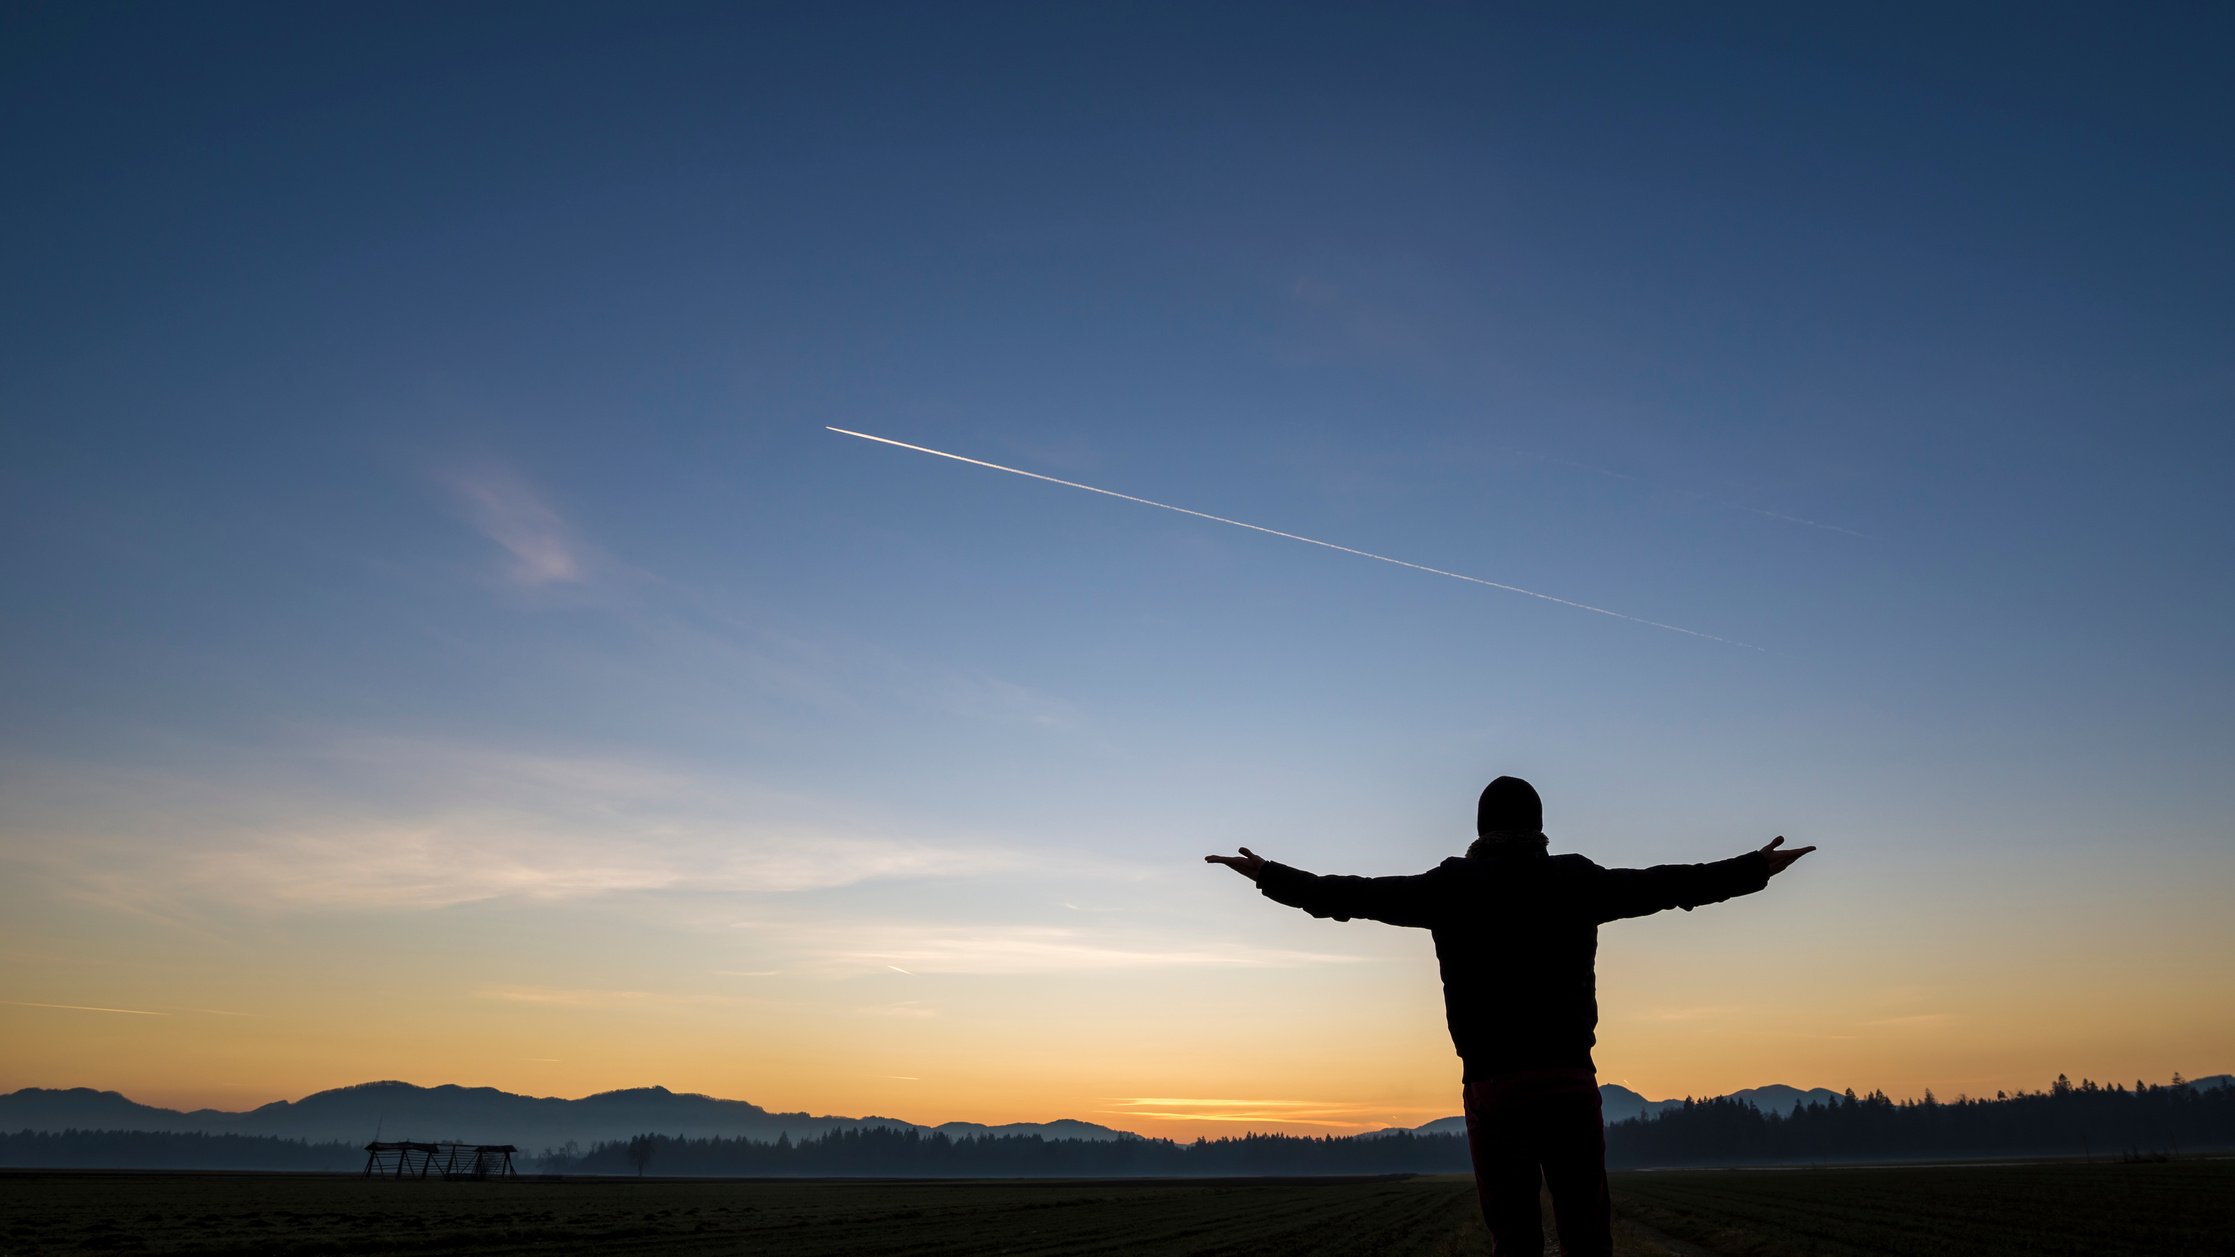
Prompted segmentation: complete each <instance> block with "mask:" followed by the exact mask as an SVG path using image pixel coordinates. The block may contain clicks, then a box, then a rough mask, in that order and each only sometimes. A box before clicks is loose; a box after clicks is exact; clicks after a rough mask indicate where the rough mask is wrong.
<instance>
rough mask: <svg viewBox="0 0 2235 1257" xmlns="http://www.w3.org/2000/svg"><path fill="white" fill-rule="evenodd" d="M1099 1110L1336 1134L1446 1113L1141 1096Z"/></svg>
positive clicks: (1297, 1102) (1317, 1102)
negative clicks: (1395, 1118) (1304, 1128)
mask: <svg viewBox="0 0 2235 1257" xmlns="http://www.w3.org/2000/svg"><path fill="white" fill-rule="evenodd" d="M1111 1103H1113V1104H1115V1105H1117V1106H1118V1107H1116V1108H1110V1109H1102V1110H1099V1111H1100V1112H1102V1113H1105V1114H1110V1115H1114V1116H1118V1117H1128V1118H1142V1117H1152V1118H1159V1119H1162V1120H1164V1121H1170V1122H1219V1123H1225V1124H1229V1125H1256V1126H1324V1127H1329V1128H1333V1129H1337V1130H1361V1129H1367V1128H1379V1127H1382V1126H1387V1125H1389V1124H1390V1122H1389V1119H1390V1118H1391V1117H1392V1116H1393V1115H1396V1114H1412V1115H1418V1114H1428V1115H1432V1116H1441V1115H1443V1114H1444V1113H1445V1112H1446V1110H1444V1109H1407V1108H1398V1109H1391V1108H1386V1107H1381V1106H1371V1105H1363V1104H1342V1103H1334V1102H1330V1101H1326V1100H1225V1099H1192V1098H1187V1097H1179V1096H1137V1097H1134V1098H1131V1099H1120V1100H1113V1101H1112V1102H1111Z"/></svg>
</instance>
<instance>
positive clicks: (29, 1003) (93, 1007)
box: [0, 999, 170, 1017]
mask: <svg viewBox="0 0 2235 1257" xmlns="http://www.w3.org/2000/svg"><path fill="white" fill-rule="evenodd" d="M0 1004H6V1005H8V1006H10V1007H12V1008H53V1009H60V1010H62V1011H65V1012H73V1013H122V1014H124V1015H125V1016H127V1017H168V1016H170V1014H169V1013H159V1012H154V1011H151V1010H149V1009H145V1008H103V1007H101V1006H100V1005H98V1004H42V1003H39V1002H37V1001H35V1000H23V999H0Z"/></svg>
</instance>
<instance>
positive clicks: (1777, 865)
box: [1762, 834, 1816, 877]
mask: <svg viewBox="0 0 2235 1257" xmlns="http://www.w3.org/2000/svg"><path fill="white" fill-rule="evenodd" d="M1784 844H1785V835H1783V834H1779V835H1777V836H1776V837H1775V838H1772V839H1770V840H1769V845H1768V846H1766V847H1763V848H1762V854H1763V855H1764V856H1766V857H1768V859H1769V875H1770V876H1771V877H1775V876H1777V875H1778V874H1779V873H1782V872H1784V871H1785V869H1786V868H1787V867H1788V866H1790V865H1791V864H1792V862H1793V861H1795V860H1798V859H1799V858H1801V857H1802V856H1804V855H1807V854H1808V853H1809V852H1811V851H1814V850H1815V849H1816V848H1814V847H1795V848H1793V849H1792V850H1790V851H1779V850H1778V849H1777V848H1779V847H1781V846H1783V845H1784Z"/></svg>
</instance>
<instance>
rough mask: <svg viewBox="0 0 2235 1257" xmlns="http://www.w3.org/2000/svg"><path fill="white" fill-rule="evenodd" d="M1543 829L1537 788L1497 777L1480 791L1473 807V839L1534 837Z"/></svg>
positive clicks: (1541, 802) (1524, 782)
mask: <svg viewBox="0 0 2235 1257" xmlns="http://www.w3.org/2000/svg"><path fill="white" fill-rule="evenodd" d="M1543 829H1544V801H1543V800H1541V799H1539V798H1537V788H1536V787H1535V786H1532V785H1530V784H1529V783H1528V782H1526V781H1523V780H1521V779H1520V778H1519V777H1500V778H1498V779H1497V780H1496V781H1493V782H1491V783H1490V784H1489V785H1487V786H1485V787H1483V790H1482V800H1481V801H1480V802H1478V803H1477V804H1475V809H1474V832H1475V836H1476V837H1488V836H1490V835H1491V834H1513V835H1526V836H1529V837H1532V838H1533V837H1535V836H1536V835H1537V834H1538V833H1539V832H1540V831H1542V830H1543Z"/></svg>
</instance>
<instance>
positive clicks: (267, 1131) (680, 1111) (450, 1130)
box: [0, 1082, 1137, 1152]
mask: <svg viewBox="0 0 2235 1257" xmlns="http://www.w3.org/2000/svg"><path fill="white" fill-rule="evenodd" d="M865 1127H891V1128H895V1129H900V1130H907V1129H909V1128H910V1127H914V1128H915V1129H917V1130H921V1131H923V1132H925V1133H926V1134H929V1133H931V1132H933V1131H944V1132H946V1134H947V1135H948V1136H949V1137H951V1138H962V1137H965V1136H971V1135H1041V1136H1044V1137H1046V1138H1049V1139H1097V1140H1099V1139H1131V1138H1137V1136H1134V1135H1132V1134H1131V1133H1130V1132H1126V1131H1118V1130H1112V1129H1110V1128H1109V1127H1107V1126H1097V1125H1095V1124H1094V1123H1092V1122H1080V1121H1072V1120H1069V1119H1065V1120H1061V1121H1054V1122H1019V1123H1014V1124H1011V1125H1007V1126H987V1125H983V1124H981V1123H978V1122H948V1123H946V1124H944V1125H941V1126H918V1125H916V1124H915V1123H913V1122H904V1121H902V1120H900V1119H899V1118H896V1117H874V1116H872V1117H824V1116H816V1115H814V1114H810V1113H771V1112H769V1111H768V1110H767V1109H764V1108H762V1107H760V1106H759V1105H757V1104H748V1103H746V1102H745V1101H743V1100H718V1099H716V1098H714V1097H713V1096H703V1095H678V1094H677V1093H675V1092H673V1091H669V1090H668V1089H667V1088H665V1087H639V1088H633V1089H630V1090H626V1091H607V1092H603V1093H601V1094H598V1095H592V1096H584V1097H583V1098H581V1099H579V1100H560V1099H553V1098H538V1097H533V1096H523V1095H514V1094H512V1093H511V1092H509V1091H499V1090H497V1089H495V1088H493V1087H457V1086H440V1087H419V1086H414V1085H412V1084H410V1083H407V1082H368V1083H362V1084H360V1085H358V1086H354V1087H337V1088H335V1089H334V1090H331V1091H320V1092H318V1093H316V1094H314V1095H307V1096H304V1097H303V1098H302V1099H300V1100H292V1101H290V1100H279V1101H275V1102H273V1103H271V1104H267V1105H264V1106H262V1107H260V1108H255V1109H250V1110H249V1111H247V1112H245V1113H227V1112H223V1111H220V1110H217V1109H195V1110H194V1111H192V1112H188V1113H182V1112H179V1111H178V1110H176V1109H162V1108H154V1107H151V1106H149V1105H145V1104H137V1103H134V1102H133V1101H131V1100H128V1099H126V1098H125V1097H123V1096H121V1095H118V1094H117V1093H116V1092H114V1091H94V1090H91V1089H88V1088H84V1087H78V1088H73V1089H70V1090H66V1091H58V1090H48V1089H45V1088H39V1087H27V1088H25V1089H24V1090H21V1091H18V1092H15V1093H14V1094H12V1095H6V1096H0V1131H19V1130H40V1131H55V1130H149V1131H185V1132H199V1133H204V1134H231V1135H269V1136H275V1137H277V1138H281V1139H303V1140H309V1141H311V1142H314V1143H317V1142H325V1141H329V1140H337V1139H338V1140H344V1141H348V1142H352V1143H362V1142H366V1141H369V1140H372V1139H374V1138H382V1139H416V1140H426V1141H432V1140H444V1139H456V1140H460V1141H462V1142H465V1143H508V1144H515V1145H517V1146H519V1147H520V1148H522V1149H524V1150H527V1151H531V1152H540V1151H542V1150H543V1149H545V1148H556V1147H560V1146H562V1145H564V1144H566V1143H567V1142H568V1141H570V1140H571V1141H573V1142H575V1143H576V1144H578V1145H580V1146H582V1147H584V1148H588V1147H589V1146H590V1145H592V1144H594V1143H597V1142H599V1141H601V1140H614V1139H627V1138H628V1137H629V1136H631V1135H640V1134H646V1133H657V1134H662V1135H685V1136H689V1137H691V1138H694V1139H705V1138H709V1137H714V1136H719V1137H722V1138H727V1139H738V1138H744V1139H757V1140H763V1141H768V1142H774V1141H775V1140H776V1139H778V1138H781V1137H789V1138H790V1139H791V1140H792V1141H793V1142H795V1143H796V1142H798V1141H799V1140H802V1139H813V1138H816V1137H818V1136H821V1135H824V1134H828V1133H829V1132H831V1131H841V1130H858V1129H862V1128H865Z"/></svg>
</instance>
